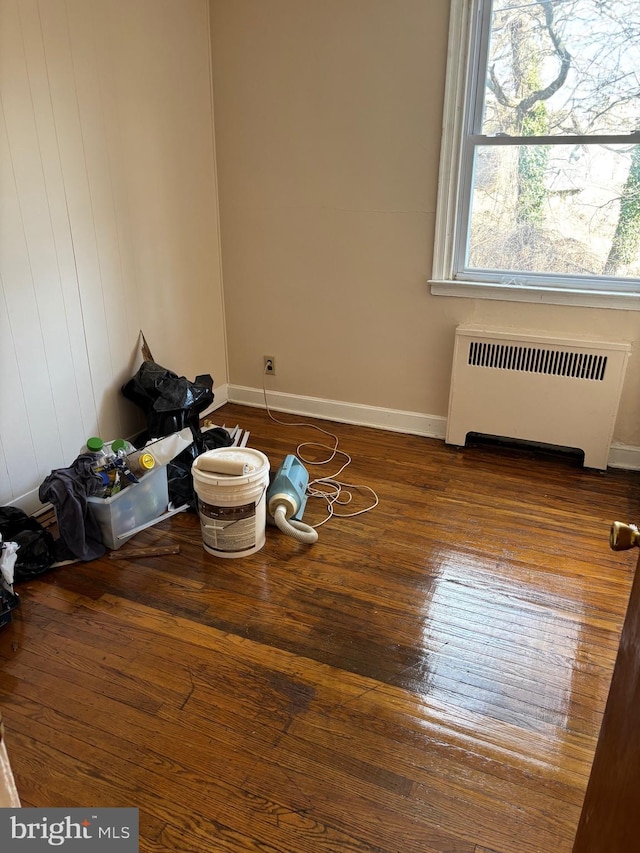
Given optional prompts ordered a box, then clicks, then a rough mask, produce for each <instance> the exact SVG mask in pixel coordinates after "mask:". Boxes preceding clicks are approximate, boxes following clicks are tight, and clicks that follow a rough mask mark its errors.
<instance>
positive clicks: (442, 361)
mask: <svg viewBox="0 0 640 853" xmlns="http://www.w3.org/2000/svg"><path fill="white" fill-rule="evenodd" d="M211 8H212V31H211V32H212V46H213V47H212V57H213V86H214V101H215V107H216V122H217V134H216V147H217V152H218V175H219V203H220V221H221V234H222V246H223V279H224V290H225V303H226V317H227V328H228V337H229V365H230V382H231V384H232V386H241V387H242V388H260V387H261V383H262V356H263V354H269V355H274V356H276V358H277V375H276V376H275V377H273V378H271V379H269V380H268V383H269V388H270V389H273V390H274V391H277V392H282V393H283V394H285V395H291V398H293V397H294V396H295V395H309V396H311V397H318V398H322V399H323V400H330V401H347V402H349V403H355V404H360V405H361V406H365V407H381V408H388V409H392V410H400V412H401V413H417V414H418V415H422V416H425V418H426V419H428V417H429V416H437V417H440V418H442V417H444V416H446V413H447V402H448V395H449V378H450V371H451V360H452V352H453V339H454V329H455V326H456V325H457V324H458V323H462V322H478V323H487V324H489V325H499V326H507V327H518V328H525V329H530V330H542V331H544V330H548V331H550V332H554V333H557V334H560V335H561V334H566V335H575V334H576V333H577V334H578V335H579V334H584V335H585V336H587V337H591V336H592V335H595V336H600V337H601V338H604V339H608V338H609V339H612V340H628V341H631V342H632V343H633V344H634V352H633V355H632V359H631V362H630V366H629V370H628V373H627V381H626V384H625V388H624V392H623V401H622V406H621V410H620V415H619V418H618V423H617V426H616V431H615V439H616V441H618V442H622V443H626V444H630V445H640V389H639V387H638V386H639V385H640V356H639V354H638V348H637V345H636V344H637V341H638V338H639V337H640V312H631V311H617V310H615V311H614V310H600V309H588V308H571V307H564V306H543V305H532V304H526V305H525V304H522V303H504V302H490V301H487V300H478V299H456V298H451V297H440V296H432V295H431V293H430V291H429V288H428V285H427V284H426V282H427V279H428V278H429V277H430V275H431V265H432V255H433V235H434V222H435V208H436V192H437V177H438V163H439V151H440V129H441V122H442V106H443V97H444V80H445V69H446V52H447V30H448V14H449V2H448V0H429V2H425V0H393V2H392V0H234V2H227V1H226V0H211ZM381 417H382V416H381ZM406 420H410V419H406ZM414 420H419V418H417V419H414Z"/></svg>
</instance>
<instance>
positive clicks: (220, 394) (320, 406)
mask: <svg viewBox="0 0 640 853" xmlns="http://www.w3.org/2000/svg"><path fill="white" fill-rule="evenodd" d="M267 393H268V397H267V400H268V403H269V408H271V409H273V410H274V411H275V412H284V413H287V414H291V415H306V416H308V417H310V418H319V419H321V420H328V421H336V422H338V423H345V424H357V425H359V426H366V427H372V428H373V429H388V430H390V431H391V432H401V433H406V434H408V435H421V436H423V437H424V438H439V439H442V441H444V439H445V435H446V430H447V419H446V418H445V417H442V416H440V415H426V414H422V413H420V412H406V411H402V410H401V409H385V408H382V407H380V406H363V405H361V404H360V403H345V402H342V401H340V400H325V399H323V398H321V397H305V396H302V395H300V394H284V393H283V392H281V391H268V392H267ZM225 403H239V404H241V405H243V406H252V407H253V408H257V409H264V408H266V405H265V399H264V392H263V391H262V389H261V388H249V387H246V386H244V385H228V384H224V385H221V386H219V387H218V388H216V389H215V400H214V402H213V403H212V404H211V406H209V408H208V409H207V410H206V411H205V412H204V413H203V414H205V415H206V414H209V413H211V412H215V411H216V409H219V408H220V407H221V406H224V404H225ZM607 467H609V468H621V469H624V470H626V471H640V447H635V446H634V445H629V444H619V443H614V444H612V445H611V450H610V452H609V460H608V463H607ZM9 506H18V507H20V508H21V509H23V510H24V511H25V512H26V513H27V514H29V515H30V514H32V513H34V514H35V513H40V512H42V511H43V510H44V509H46V508H47V506H49V505H46V506H44V507H43V505H42V504H41V503H40V500H39V498H38V489H33V490H32V491H30V492H27V493H26V494H25V495H22V496H21V497H19V498H15V499H14V500H12V501H10V502H9Z"/></svg>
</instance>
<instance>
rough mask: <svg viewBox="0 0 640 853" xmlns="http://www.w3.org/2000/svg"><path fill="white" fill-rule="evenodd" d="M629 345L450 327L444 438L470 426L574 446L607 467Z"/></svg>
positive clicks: (590, 462)
mask: <svg viewBox="0 0 640 853" xmlns="http://www.w3.org/2000/svg"><path fill="white" fill-rule="evenodd" d="M630 351H631V346H630V345H629V344H628V343H603V342H600V341H597V342H596V341H588V340H576V339H567V338H556V337H552V336H547V335H544V334H532V333H529V332H519V331H513V330H509V331H507V330H498V329H494V330H490V329H485V328H481V327H478V326H458V328H457V329H456V337H455V349H454V355H453V369H452V372H451V392H450V397H449V415H448V420H447V436H446V441H447V443H448V444H457V445H464V443H465V441H466V438H467V434H468V433H470V432H474V433H480V434H482V435H490V436H500V437H504V438H511V439H521V440H525V441H533V442H537V443H540V444H553V445H557V446H560V447H571V448H578V449H580V450H583V451H584V464H585V466H587V467H589V468H601V469H604V468H606V467H607V460H608V458H609V447H610V444H611V438H612V435H613V428H614V426H615V421H616V415H617V412H618V403H619V401H620V394H621V392H622V383H623V381H624V374H625V370H626V366H627V361H628V359H629V354H630Z"/></svg>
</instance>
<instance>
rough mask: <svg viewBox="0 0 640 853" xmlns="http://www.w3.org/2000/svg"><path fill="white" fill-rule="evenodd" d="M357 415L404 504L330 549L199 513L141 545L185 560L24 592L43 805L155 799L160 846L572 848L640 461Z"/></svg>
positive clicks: (360, 447)
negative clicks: (620, 544) (614, 546)
mask: <svg viewBox="0 0 640 853" xmlns="http://www.w3.org/2000/svg"><path fill="white" fill-rule="evenodd" d="M220 415H223V416H224V418H225V420H226V422H228V423H240V424H241V425H242V428H243V429H248V430H250V432H251V439H252V441H251V443H252V445H253V446H254V447H256V448H257V449H259V450H262V451H263V452H265V453H267V455H270V457H271V458H272V462H273V464H274V465H275V464H277V460H278V459H279V458H282V456H283V455H284V453H285V452H286V450H288V449H290V443H291V428H288V427H283V426H281V425H278V424H274V423H273V422H272V421H270V419H269V418H268V417H267V415H266V414H265V413H264V412H261V411H259V410H253V409H248V408H242V407H238V406H231V405H228V406H226V407H224V409H223V410H222V412H221V413H220ZM331 428H332V429H333V430H334V431H335V432H337V433H339V434H340V437H341V441H342V442H343V443H344V444H345V445H346V446H347V447H345V449H348V451H349V452H350V453H353V455H354V460H355V461H354V464H353V468H354V471H353V472H349V479H350V481H356V482H358V481H361V482H366V483H367V484H369V485H371V486H373V487H374V488H375V489H376V491H377V492H378V493H379V495H380V506H379V508H378V509H377V510H375V511H373V512H372V513H370V514H367V515H364V516H359V517H357V518H355V519H353V520H350V521H346V520H338V519H334V520H333V521H332V522H330V523H329V524H327V525H324V526H323V527H321V528H320V539H319V541H318V543H317V544H316V545H314V546H312V547H308V546H302V545H300V544H299V543H296V542H294V541H293V540H291V539H288V538H287V537H285V536H283V535H282V534H280V532H277V531H276V530H275V529H273V528H270V529H269V530H268V533H267V542H266V544H265V546H264V548H263V549H262V550H261V551H259V552H257V553H256V554H254V555H251V556H250V557H246V558H242V559H228V560H219V559H216V558H214V557H212V556H211V555H209V554H207V553H206V552H205V551H204V549H203V548H202V541H201V535H200V529H199V521H198V518H197V516H196V515H195V514H193V513H189V514H182V515H178V516H174V517H173V518H171V519H168V520H166V521H164V522H162V523H161V524H159V525H157V526H156V527H154V528H151V529H149V530H146V531H143V532H142V533H140V534H139V535H138V536H136V538H135V541H134V542H132V544H131V546H130V547H135V548H139V549H143V550H144V549H157V548H167V547H175V546H178V545H179V547H180V553H179V554H162V555H159V556H149V557H142V558H140V559H137V560H135V561H121V560H119V559H110V558H109V557H105V558H103V559H100V560H95V561H93V562H91V563H76V564H73V565H69V566H64V567H61V568H59V569H57V570H55V571H53V572H50V573H47V574H45V575H43V576H41V577H40V578H38V579H35V580H33V581H30V582H29V583H27V584H24V585H22V588H21V589H20V590H19V591H20V593H21V607H20V608H18V610H17V611H16V615H15V618H14V621H13V622H12V623H11V624H10V625H8V626H5V628H3V629H2V630H1V631H0V662H1V663H2V675H1V676H0V702H1V704H2V707H3V714H4V716H5V725H6V730H7V735H6V736H7V744H8V748H9V750H10V754H11V757H12V764H13V765H14V773H15V777H16V783H17V786H18V791H19V793H20V795H21V798H22V801H23V804H24V805H42V806H45V805H76V804H77V805H82V804H85V803H89V802H92V803H93V804H94V805H95V804H101V803H105V804H107V803H108V804H111V805H113V804H121V805H136V806H138V807H139V808H140V811H141V828H142V829H141V845H140V849H141V851H143V853H144V851H161V850H162V851H164V850H180V851H189V850H193V851H196V850H197V851H201V850H204V849H211V845H212V844H214V845H215V849H216V850H218V849H219V850H223V851H227V850H228V851H241V850H242V851H244V850H252V849H256V850H257V849H260V850H266V851H270V850H277V851H290V850H296V851H301V853H307V851H308V853H316V851H317V850H319V849H322V850H327V851H336V853H337V851H338V850H340V851H343V850H350V851H354V853H391V851H397V849H398V843H399V841H398V840H399V839H402V846H403V850H406V851H407V853H414V851H415V853H418V851H419V852H420V853H442V851H447V852H448V853H480V851H482V853H516V851H517V853H539V850H541V849H544V850H553V851H554V853H569V851H570V850H571V845H572V840H573V836H574V834H575V830H576V826H577V822H578V816H579V811H580V805H581V802H582V799H583V797H584V791H585V786H586V782H587V778H588V776H589V771H590V767H591V762H592V758H593V753H594V749H595V743H596V738H597V734H598V728H599V725H600V720H601V717H602V712H603V708H604V703H605V699H606V695H607V691H608V687H609V683H610V679H611V673H612V669H613V662H614V660H615V656H616V651H617V645H618V641H619V636H620V630H621V626H622V620H623V617H624V612H625V609H626V604H627V600H628V596H629V591H630V588H631V581H632V578H633V574H634V563H635V560H634V559H633V557H632V556H629V555H626V554H615V555H614V554H612V553H610V552H609V551H608V525H609V519H607V515H608V514H610V516H611V520H613V518H615V517H620V518H623V519H624V518H627V519H633V518H634V517H636V518H637V517H638V513H639V512H640V499H639V498H638V495H639V494H640V489H638V485H639V484H640V475H638V474H635V473H629V472H613V471H612V472H607V473H605V474H598V475H597V476H592V472H585V471H583V470H582V469H580V468H578V467H571V465H569V464H568V463H567V462H566V460H554V459H552V458H551V459H550V458H548V457H546V456H545V457H544V458H541V459H539V460H537V459H535V458H533V459H532V458H531V455H530V454H528V455H527V456H526V458H525V457H524V456H521V455H520V454H519V453H518V452H517V451H514V450H507V451H502V450H500V451H497V450H493V451H491V450H489V449H486V448H484V449H481V450H479V451H478V452H477V453H476V451H475V449H468V450H463V451H454V450H453V449H452V448H448V447H446V446H445V445H443V444H442V443H440V442H435V441H430V440H426V439H419V438H416V437H412V436H399V435H397V434H391V433H384V432H378V431H374V430H367V429H362V428H357V427H352V426H349V425H343V424H340V425H337V424H336V425H331ZM389 458H391V459H394V460H398V461H399V463H400V466H401V468H402V470H403V471H404V472H405V474H406V480H407V483H406V487H405V484H404V483H402V482H399V481H398V480H397V479H396V478H395V477H394V476H393V475H392V473H391V472H390V470H389V465H388V464H387V460H388V459H389ZM363 460H364V461H363ZM489 475H490V477H489ZM501 478H504V483H505V490H504V492H503V493H501V494H500V497H499V499H496V500H495V501H493V502H491V501H488V500H487V496H488V493H490V492H491V491H493V490H495V491H496V494H498V493H500V488H499V484H500V482H501ZM488 482H490V483H491V488H490V489H488V487H487V483H488ZM529 484H531V488H529ZM545 489H546V491H547V492H548V493H549V494H551V495H552V498H551V500H550V501H549V502H548V504H547V503H545V498H544V495H545V493H546V492H545ZM524 493H526V494H527V497H526V499H525V500H524V501H523V507H524V508H523V511H521V504H520V502H519V496H520V495H521V494H524ZM407 495H408V500H405V497H406V496H407ZM405 510H406V511H405ZM322 513H323V510H322V508H321V507H319V506H316V507H313V506H312V507H310V509H309V518H312V517H318V518H320V517H321V516H322ZM65 780H71V781H67V782H65Z"/></svg>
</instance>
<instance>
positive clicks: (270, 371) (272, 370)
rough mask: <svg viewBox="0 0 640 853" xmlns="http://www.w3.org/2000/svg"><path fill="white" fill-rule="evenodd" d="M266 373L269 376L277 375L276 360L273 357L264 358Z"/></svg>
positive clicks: (266, 356)
mask: <svg viewBox="0 0 640 853" xmlns="http://www.w3.org/2000/svg"><path fill="white" fill-rule="evenodd" d="M264 372H265V373H266V375H267V376H275V375H276V360H275V358H274V357H273V356H272V355H265V356H264Z"/></svg>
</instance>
